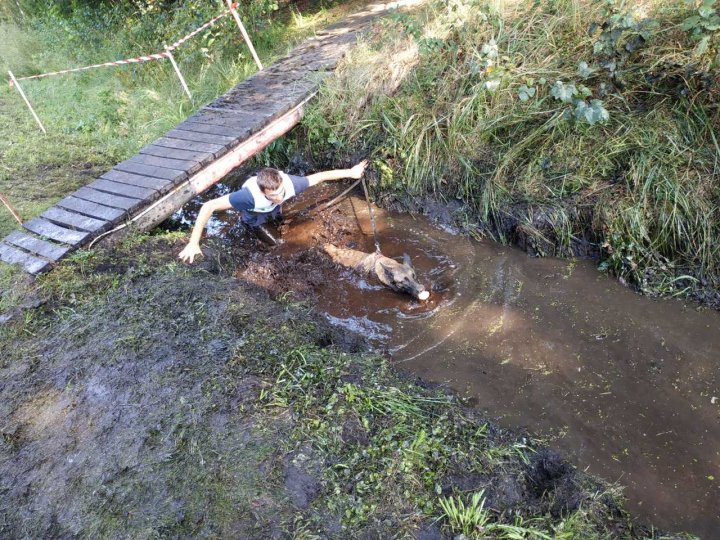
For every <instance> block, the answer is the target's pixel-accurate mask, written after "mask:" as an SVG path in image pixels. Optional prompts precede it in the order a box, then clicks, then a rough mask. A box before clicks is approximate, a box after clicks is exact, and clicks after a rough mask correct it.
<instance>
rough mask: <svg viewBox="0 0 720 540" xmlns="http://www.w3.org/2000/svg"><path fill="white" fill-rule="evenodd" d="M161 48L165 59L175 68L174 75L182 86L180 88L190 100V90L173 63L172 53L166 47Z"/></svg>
mask: <svg viewBox="0 0 720 540" xmlns="http://www.w3.org/2000/svg"><path fill="white" fill-rule="evenodd" d="M163 47H165V54H167V57H168V58H169V59H170V63H171V64H172V67H173V68H175V73H177V76H178V79H180V84H182V87H183V89H184V90H185V93H186V94H187V95H188V97H189V98H190V99H191V100H192V94H191V93H190V89H189V88H188V85H187V84H186V83H185V79H184V78H183V76H182V73H180V68H179V67H178V65H177V63H176V62H175V58H174V57H173V55H172V52H170V49H169V48H168V46H167V45H164V44H163Z"/></svg>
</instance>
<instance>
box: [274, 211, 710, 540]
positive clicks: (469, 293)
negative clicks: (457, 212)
mask: <svg viewBox="0 0 720 540" xmlns="http://www.w3.org/2000/svg"><path fill="white" fill-rule="evenodd" d="M346 207H348V208H349V205H346ZM354 208H355V210H356V213H357V214H358V217H359V218H360V219H359V226H360V227H361V228H362V229H363V230H364V231H365V232H368V233H369V232H370V230H371V229H370V227H369V225H368V223H367V220H366V218H367V212H366V211H365V212H364V214H363V210H362V209H363V208H366V207H364V206H363V204H362V202H361V201H356V204H355V205H354ZM378 218H379V225H380V227H379V229H380V230H379V236H380V243H381V246H382V249H383V252H384V253H385V254H386V255H389V256H400V255H402V253H403V252H407V253H409V254H410V256H411V257H412V259H413V261H414V264H415V267H416V269H417V272H418V276H419V277H420V278H421V280H422V281H423V282H424V283H425V285H426V286H427V287H428V288H430V289H431V290H432V291H433V294H432V296H431V300H430V301H429V302H427V303H426V304H419V303H417V302H415V301H413V300H411V299H410V298H406V297H403V296H400V295H397V294H395V293H393V292H391V291H388V290H386V289H384V288H382V287H380V286H376V285H375V284H373V283H369V282H368V281H366V280H363V279H361V278H358V276H356V275H354V274H353V273H352V272H349V271H343V272H341V273H340V276H339V279H337V280H329V281H328V283H327V288H325V289H324V290H323V292H322V294H321V297H320V298H319V302H320V308H321V309H322V310H324V311H325V312H326V313H327V316H328V318H329V319H330V321H332V322H333V323H335V324H341V325H344V326H346V327H348V328H351V329H353V330H359V331H361V332H364V333H365V334H366V335H368V336H370V337H371V338H372V339H373V340H374V341H375V343H377V344H378V345H382V346H384V347H387V348H389V350H390V353H391V357H392V359H393V361H394V363H395V364H396V365H397V366H398V367H399V368H401V369H402V370H405V371H408V372H411V373H413V374H416V375H419V376H421V377H423V378H424V379H426V380H430V381H435V382H441V383H445V384H447V385H449V386H451V387H453V388H454V389H456V390H457V391H459V392H461V393H462V394H463V395H465V396H467V397H468V398H470V399H471V400H472V402H473V403H474V404H475V405H476V406H477V407H479V408H481V409H483V410H485V411H486V412H487V413H488V414H489V415H490V416H491V417H498V418H500V419H501V422H503V423H504V424H506V425H510V426H518V427H527V428H529V429H530V430H531V431H532V432H534V433H537V434H539V435H540V436H545V437H547V438H548V439H550V440H551V444H552V445H553V446H557V447H560V448H562V449H564V451H565V452H567V453H568V454H569V455H570V456H571V459H572V460H573V461H574V462H575V463H576V465H577V466H578V467H580V468H583V469H584V468H587V469H588V470H589V471H590V472H592V473H594V474H597V475H599V476H601V477H603V478H606V479H608V480H617V481H619V482H620V483H622V484H623V485H625V486H627V497H628V503H629V504H628V506H629V509H630V510H631V511H632V512H633V513H635V514H637V515H638V516H639V517H640V518H642V519H647V520H648V521H650V522H652V523H653V524H655V525H656V526H659V527H662V528H666V529H669V530H686V531H690V532H693V533H695V534H698V535H700V536H701V537H702V538H720V385H719V383H720V314H718V313H717V312H714V311H709V310H701V309H697V308H696V307H695V306H693V305H683V303H681V302H679V301H675V300H654V299H649V298H645V297H642V296H639V295H638V294H636V293H634V292H633V291H631V290H628V289H626V288H624V287H622V286H621V285H620V284H619V283H617V282H616V281H614V280H612V279H609V278H607V277H605V276H603V275H601V274H599V273H598V272H597V270H596V269H595V268H594V265H593V264H592V263H590V262H588V261H580V260H570V261H568V260H558V259H536V258H531V257H528V256H527V255H526V254H525V253H523V252H521V251H519V250H516V249H513V248H510V247H505V246H502V245H499V244H496V243H493V242H489V241H488V242H485V241H483V242H476V241H473V240H471V239H468V238H465V237H462V236H458V235H453V234H450V233H449V232H445V231H443V230H439V229H437V228H434V227H432V226H431V225H430V224H429V223H428V222H427V221H426V220H424V219H423V218H418V217H415V218H413V217H411V216H407V215H396V214H388V213H384V212H379V216H378ZM313 227H315V225H313V223H312V222H311V221H308V222H301V223H296V224H293V225H292V226H291V227H290V228H289V230H288V231H287V233H286V236H285V238H286V240H287V241H288V244H287V245H286V246H285V247H284V248H283V249H284V250H286V251H292V250H296V249H300V248H302V247H307V245H308V241H309V239H310V238H311V237H312V236H313V235H312V229H313ZM360 243H361V244H362V243H364V244H365V245H364V248H365V249H366V250H367V251H372V237H371V236H369V235H365V237H364V241H363V240H361V241H360ZM362 248H363V246H361V249H362Z"/></svg>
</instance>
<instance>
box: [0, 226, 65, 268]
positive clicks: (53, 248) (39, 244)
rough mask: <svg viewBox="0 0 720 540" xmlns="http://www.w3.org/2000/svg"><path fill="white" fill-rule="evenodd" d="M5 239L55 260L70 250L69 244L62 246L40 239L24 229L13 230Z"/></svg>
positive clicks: (7, 241) (26, 249) (9, 242)
mask: <svg viewBox="0 0 720 540" xmlns="http://www.w3.org/2000/svg"><path fill="white" fill-rule="evenodd" d="M3 241H4V242H6V243H8V244H13V245H15V246H18V247H21V248H23V249H24V250H25V251H29V252H30V253H33V254H35V255H40V256H41V257H45V258H46V259H51V260H53V261H57V260H59V259H60V258H61V257H62V256H63V255H65V254H66V253H67V252H68V251H70V247H69V246H61V245H59V244H53V243H52V242H48V241H46V240H40V239H39V238H36V237H35V236H30V235H29V234H27V233H24V232H22V231H13V232H11V233H10V234H8V235H7V236H6V237H5V238H4V239H3Z"/></svg>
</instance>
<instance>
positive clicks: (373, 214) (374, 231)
mask: <svg viewBox="0 0 720 540" xmlns="http://www.w3.org/2000/svg"><path fill="white" fill-rule="evenodd" d="M362 187H363V191H364V192H365V200H366V201H367V205H368V212H370V223H371V224H372V232H373V239H374V240H375V253H380V242H379V241H378V237H377V229H376V228H375V212H373V209H372V205H371V204H370V195H368V189H367V184H366V183H365V176H363V177H362Z"/></svg>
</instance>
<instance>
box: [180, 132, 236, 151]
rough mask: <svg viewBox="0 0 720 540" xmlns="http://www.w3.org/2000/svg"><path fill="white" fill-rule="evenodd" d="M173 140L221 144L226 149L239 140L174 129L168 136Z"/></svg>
mask: <svg viewBox="0 0 720 540" xmlns="http://www.w3.org/2000/svg"><path fill="white" fill-rule="evenodd" d="M166 136H167V137H171V138H173V139H184V140H186V141H197V142H207V143H212V144H221V145H223V146H224V147H225V148H229V147H230V146H232V145H233V144H234V143H235V141H236V140H237V139H236V138H235V137H226V136H223V135H210V134H208V133H197V132H194V131H185V130H183V129H177V128H176V129H173V130H172V131H169V132H168V133H167V135H166Z"/></svg>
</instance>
